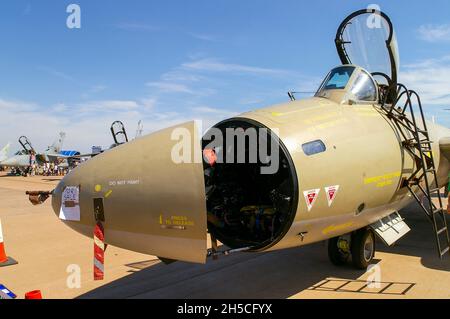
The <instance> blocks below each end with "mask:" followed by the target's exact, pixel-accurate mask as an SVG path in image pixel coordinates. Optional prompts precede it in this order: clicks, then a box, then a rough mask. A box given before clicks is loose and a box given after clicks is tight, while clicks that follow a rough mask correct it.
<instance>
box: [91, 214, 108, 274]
mask: <svg viewBox="0 0 450 319" xmlns="http://www.w3.org/2000/svg"><path fill="white" fill-rule="evenodd" d="M105 249H106V245H105V230H104V228H103V225H102V223H101V222H97V224H96V225H95V229H94V280H103V279H104V275H105Z"/></svg>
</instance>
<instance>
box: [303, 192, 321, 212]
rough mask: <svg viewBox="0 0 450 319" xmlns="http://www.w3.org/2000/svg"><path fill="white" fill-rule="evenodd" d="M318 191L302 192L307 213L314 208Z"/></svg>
mask: <svg viewBox="0 0 450 319" xmlns="http://www.w3.org/2000/svg"><path fill="white" fill-rule="evenodd" d="M319 192H320V189H319V188H318V189H312V190H309V191H304V192H303V195H304V196H305V201H306V206H307V207H308V212H309V211H311V209H312V208H313V206H314V203H315V202H316V200H317V197H318V196H319Z"/></svg>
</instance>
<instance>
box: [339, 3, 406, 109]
mask: <svg viewBox="0 0 450 319" xmlns="http://www.w3.org/2000/svg"><path fill="white" fill-rule="evenodd" d="M335 44H336V48H337V51H338V54H339V58H340V59H341V62H342V64H355V65H358V66H360V67H362V68H364V69H366V70H367V71H369V72H371V73H372V74H373V75H377V76H380V75H381V76H380V79H381V80H383V81H385V79H387V81H388V83H385V84H386V85H389V86H395V85H396V84H397V75H398V70H399V66H400V58H399V53H398V45H397V38H396V35H395V31H394V28H393V25H392V22H391V20H390V19H389V17H388V16H387V15H386V14H385V13H383V12H380V11H377V10H375V9H367V10H360V11H356V12H354V13H352V14H351V15H349V16H348V17H347V18H346V19H345V20H344V21H343V22H342V23H341V25H340V26H339V28H338V31H337V33H336V39H335ZM377 80H378V79H377ZM394 98H395V97H394V96H392V97H391V99H392V100H394Z"/></svg>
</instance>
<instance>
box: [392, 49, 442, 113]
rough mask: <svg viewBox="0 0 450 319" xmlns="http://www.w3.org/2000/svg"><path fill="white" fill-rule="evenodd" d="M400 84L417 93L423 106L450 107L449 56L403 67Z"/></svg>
mask: <svg viewBox="0 0 450 319" xmlns="http://www.w3.org/2000/svg"><path fill="white" fill-rule="evenodd" d="M400 82H403V83H404V84H405V85H407V87H408V88H409V89H412V90H415V91H417V92H418V93H419V94H420V95H421V98H422V101H423V103H424V105H436V106H448V105H450V56H444V57H442V58H439V59H427V60H423V61H419V62H418V63H413V64H408V65H405V66H404V67H403V69H402V71H401V72H400Z"/></svg>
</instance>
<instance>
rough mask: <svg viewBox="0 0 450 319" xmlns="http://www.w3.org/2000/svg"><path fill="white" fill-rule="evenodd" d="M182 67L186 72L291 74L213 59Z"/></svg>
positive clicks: (189, 63) (190, 63)
mask: <svg viewBox="0 0 450 319" xmlns="http://www.w3.org/2000/svg"><path fill="white" fill-rule="evenodd" d="M182 67H183V68H184V69H187V70H197V71H207V72H230V73H241V74H252V75H272V76H282V75H288V74H290V73H291V72H290V71H287V70H280V69H270V68H261V67H254V66H248V65H241V64H232V63H223V62H220V61H218V60H215V59H201V60H197V61H193V62H187V63H183V64H182Z"/></svg>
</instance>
